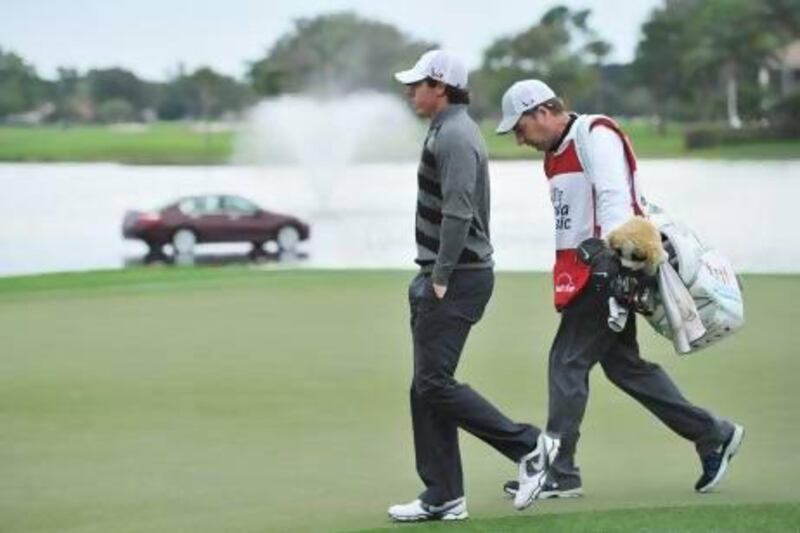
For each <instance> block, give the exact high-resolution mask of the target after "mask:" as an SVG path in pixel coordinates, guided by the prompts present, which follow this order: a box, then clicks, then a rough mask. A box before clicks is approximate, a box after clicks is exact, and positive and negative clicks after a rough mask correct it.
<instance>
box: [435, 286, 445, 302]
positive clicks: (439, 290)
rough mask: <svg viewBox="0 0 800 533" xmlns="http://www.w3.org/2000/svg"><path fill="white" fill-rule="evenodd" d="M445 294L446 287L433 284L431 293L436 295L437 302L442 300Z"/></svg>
mask: <svg viewBox="0 0 800 533" xmlns="http://www.w3.org/2000/svg"><path fill="white" fill-rule="evenodd" d="M446 292H447V285H439V284H438V283H434V284H433V293H434V294H435V295H436V299H437V300H441V299H442V298H444V295H445V293H446Z"/></svg>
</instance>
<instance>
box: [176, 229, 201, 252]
mask: <svg viewBox="0 0 800 533" xmlns="http://www.w3.org/2000/svg"><path fill="white" fill-rule="evenodd" d="M196 244H197V235H195V234H194V232H193V231H192V230H190V229H186V228H183V229H179V230H178V231H176V232H175V235H173V236H172V248H173V249H174V250H175V254H176V255H191V254H193V253H194V247H195V245H196Z"/></svg>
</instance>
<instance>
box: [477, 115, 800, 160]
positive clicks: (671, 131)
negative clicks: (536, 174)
mask: <svg viewBox="0 0 800 533" xmlns="http://www.w3.org/2000/svg"><path fill="white" fill-rule="evenodd" d="M495 126H496V122H490V121H486V122H483V123H481V130H482V131H483V136H484V138H485V139H486V143H487V146H488V148H489V154H490V155H491V157H492V158H493V159H530V158H533V157H536V158H541V154H539V153H537V152H535V151H533V150H532V149H531V148H528V147H522V146H517V145H516V141H515V140H514V136H513V135H510V134H509V135H497V134H495V133H494V128H495ZM621 126H622V128H623V129H624V130H625V133H627V134H628V136H629V137H630V138H631V140H632V141H633V149H634V151H635V152H636V155H637V157H640V158H661V159H664V158H666V159H671V158H686V159H689V158H697V159H796V158H799V157H800V139H792V140H788V141H775V140H773V141H764V142H758V143H748V144H741V145H730V146H720V147H715V148H704V149H701V150H687V149H686V148H685V146H684V140H683V128H684V127H683V126H682V125H680V124H675V123H670V124H668V126H667V128H666V131H665V133H664V134H663V135H662V134H660V133H659V132H658V131H657V129H656V127H655V126H654V125H652V124H649V123H647V122H643V121H623V122H622V123H621Z"/></svg>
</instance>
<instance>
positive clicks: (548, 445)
mask: <svg viewBox="0 0 800 533" xmlns="http://www.w3.org/2000/svg"><path fill="white" fill-rule="evenodd" d="M560 444H561V441H560V439H557V438H555V437H551V436H550V435H547V434H546V433H545V432H542V433H540V434H539V438H538V439H537V441H536V448H534V449H533V451H532V452H531V453H529V454H528V455H526V456H525V457H523V458H522V459H521V460H520V462H519V476H518V477H517V481H518V483H519V488H518V489H517V493H516V494H515V495H514V507H516V508H517V509H519V510H520V511H521V510H523V509H525V508H527V507H528V506H529V505H530V504H532V503H533V500H535V499H536V498H537V496H539V493H540V492H542V489H543V488H544V485H545V481H546V480H547V473H548V471H549V470H550V465H551V464H552V463H553V461H555V459H556V456H557V455H558V447H559V446H560Z"/></svg>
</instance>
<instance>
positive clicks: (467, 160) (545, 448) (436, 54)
mask: <svg viewBox="0 0 800 533" xmlns="http://www.w3.org/2000/svg"><path fill="white" fill-rule="evenodd" d="M395 77H396V78H397V80H398V81H400V82H402V83H404V84H406V86H407V87H408V96H409V98H410V99H411V101H412V103H413V105H414V107H415V109H416V111H417V113H418V114H419V115H421V116H423V117H426V118H429V119H430V129H429V130H428V135H427V137H426V139H425V143H424V146H423V149H422V159H421V161H420V165H419V171H418V174H417V181H418V188H419V190H418V195H417V213H416V241H417V259H416V262H417V264H418V265H419V266H420V272H419V274H417V276H416V277H414V279H413V280H412V282H411V285H410V287H409V303H410V307H411V331H412V337H413V343H414V377H413V380H412V384H411V418H412V425H413V429H414V449H415V452H416V464H417V472H418V473H419V476H420V478H421V480H422V482H423V484H424V485H425V489H424V490H423V492H422V494H420V496H419V498H418V499H416V500H414V501H412V502H410V503H407V504H402V505H394V506H392V507H390V508H389V516H390V517H391V518H392V519H393V520H396V521H419V520H462V519H464V518H467V516H468V514H467V507H466V500H465V499H464V486H463V474H462V468H461V456H460V452H459V446H458V428H461V429H464V430H466V431H468V432H469V433H471V434H473V435H475V436H476V437H478V438H479V439H481V440H483V441H484V442H486V443H487V444H489V445H490V446H492V447H494V448H495V449H496V450H497V451H498V452H500V453H501V454H503V455H505V456H506V457H507V458H509V459H510V460H511V461H514V462H515V463H518V464H519V483H520V492H518V493H517V497H516V498H515V505H516V507H517V508H519V509H524V508H525V507H527V506H528V505H530V503H531V502H532V501H533V500H534V499H535V497H536V495H537V493H538V491H539V490H540V487H541V485H542V484H543V480H544V476H545V474H546V471H547V469H548V468H549V465H550V462H551V461H552V460H553V459H554V457H555V454H556V453H557V450H558V439H555V438H552V437H550V436H548V435H546V434H544V433H543V432H541V431H540V430H539V429H538V428H536V427H534V426H532V425H529V424H520V423H516V422H513V421H511V420H510V419H509V418H508V417H506V416H505V415H503V414H502V413H501V412H500V411H499V410H498V409H497V408H496V407H494V406H493V405H492V404H491V403H489V402H488V401H487V400H486V399H484V398H483V397H482V396H481V395H480V394H478V393H477V392H476V391H474V390H473V389H472V388H470V387H469V386H468V385H466V384H463V383H459V382H458V381H456V380H455V378H454V374H455V372H456V368H457V366H458V362H459V358H460V356H461V350H462V348H463V347H464V343H465V342H466V340H467V336H468V334H469V331H470V329H471V328H472V326H473V324H475V323H477V322H478V321H479V320H480V318H481V316H482V315H483V311H484V308H485V307H486V304H487V303H488V302H489V299H490V297H491V294H492V289H493V286H494V272H493V270H492V267H493V265H494V262H493V261H492V245H491V242H490V240H489V170H488V163H487V155H486V147H485V145H484V142H483V138H482V137H481V134H480V130H479V128H478V126H477V125H476V124H475V122H474V121H473V120H472V119H471V118H470V116H469V115H468V114H467V104H468V102H469V93H468V92H467V90H466V86H467V72H466V69H465V68H464V66H463V65H462V64H461V62H460V61H459V60H458V59H456V58H455V57H453V56H452V55H450V54H448V53H446V52H443V51H439V50H434V51H431V52H428V53H426V54H424V55H423V56H422V57H421V58H420V60H419V61H418V62H417V64H416V65H415V66H414V67H413V68H412V69H410V70H407V71H403V72H399V73H397V74H396V75H395ZM523 487H524V488H523Z"/></svg>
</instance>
